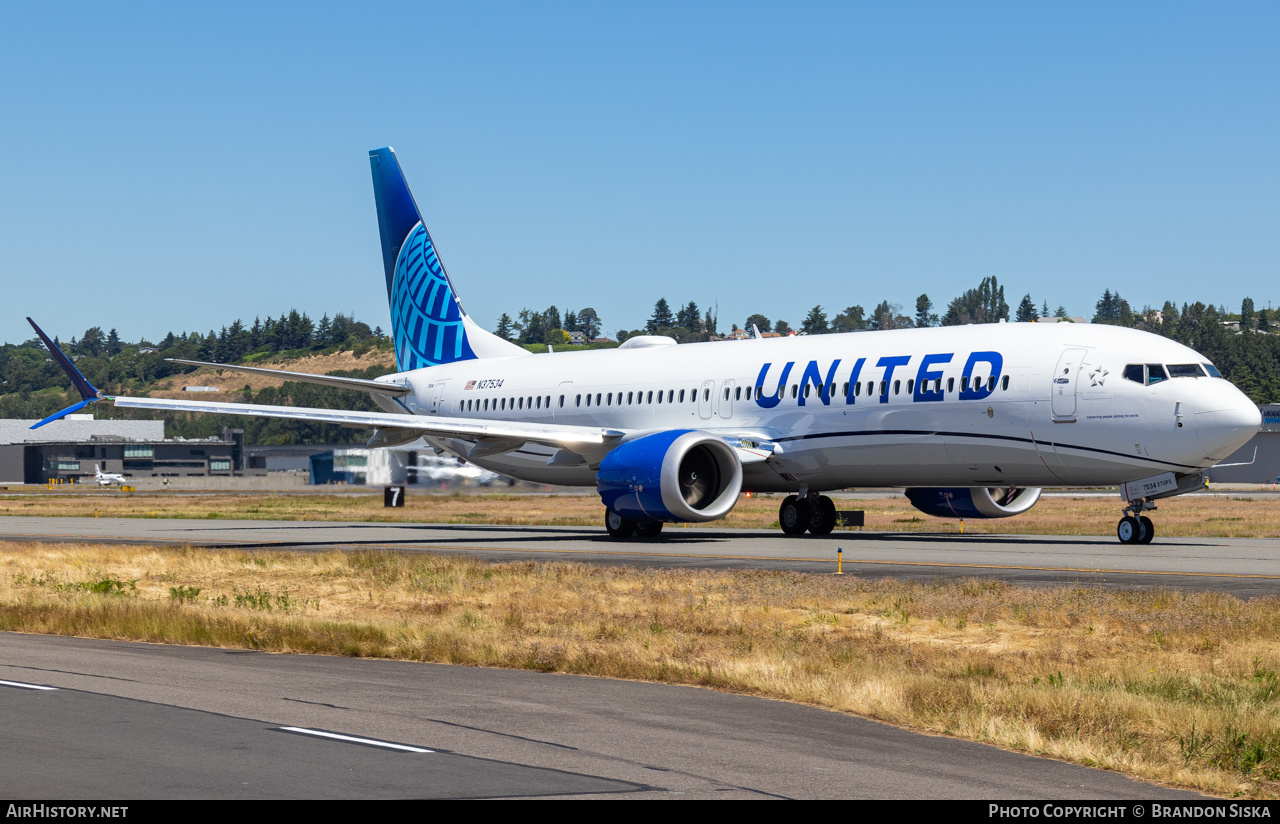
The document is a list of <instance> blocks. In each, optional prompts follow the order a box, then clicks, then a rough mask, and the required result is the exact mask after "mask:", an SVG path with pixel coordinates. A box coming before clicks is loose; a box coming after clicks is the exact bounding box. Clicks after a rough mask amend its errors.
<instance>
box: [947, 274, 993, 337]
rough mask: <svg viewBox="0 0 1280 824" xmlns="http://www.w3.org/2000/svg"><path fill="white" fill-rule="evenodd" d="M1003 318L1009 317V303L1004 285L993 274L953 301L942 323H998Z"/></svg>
mask: <svg viewBox="0 0 1280 824" xmlns="http://www.w3.org/2000/svg"><path fill="white" fill-rule="evenodd" d="M1001 319H1003V320H1008V319H1009V304H1008V303H1007V302H1006V301H1005V299H1004V287H1003V286H1001V285H1000V283H999V281H997V280H996V278H995V276H992V277H988V278H983V279H982V282H981V283H980V284H978V288H976V289H969V290H968V291H966V292H965V293H964V294H963V295H960V296H959V297H958V298H956V299H955V300H953V301H951V303H950V304H948V305H947V312H946V314H945V315H943V317H942V325H943V326H963V325H965V324H969V323H996V322H998V321H1000V320H1001Z"/></svg>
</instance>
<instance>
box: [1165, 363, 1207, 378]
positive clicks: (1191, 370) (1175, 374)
mask: <svg viewBox="0 0 1280 824" xmlns="http://www.w3.org/2000/svg"><path fill="white" fill-rule="evenodd" d="M1169 377H1171V378H1203V377H1204V370H1203V369H1201V368H1200V364H1198V363H1171V364H1169Z"/></svg>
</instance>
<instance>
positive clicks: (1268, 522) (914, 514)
mask: <svg viewBox="0 0 1280 824" xmlns="http://www.w3.org/2000/svg"><path fill="white" fill-rule="evenodd" d="M781 499H782V496H781V495H764V496H756V497H751V498H746V497H743V498H741V499H739V501H738V505H737V506H736V507H735V508H734V510H733V512H731V513H730V514H729V517H727V518H725V519H724V520H721V521H713V522H711V523H709V524H702V525H700V526H701V527H711V528H716V527H730V528H740V529H774V528H776V524H777V520H778V505H779V503H780V502H781ZM837 506H839V507H840V508H842V509H861V510H864V511H865V512H866V524H867V525H866V529H867V530H868V531H872V532H943V533H946V532H959V531H960V524H959V522H957V521H955V520H947V519H942V518H933V517H930V516H928V515H925V514H923V513H921V512H919V511H917V510H916V509H914V508H913V507H912V506H911V504H910V503H908V502H907V500H906V499H905V498H901V497H894V498H867V499H864V500H840V501H838V502H837ZM1120 509H1121V504H1120V498H1119V496H1116V495H1103V496H1101V497H1084V496H1081V497H1044V498H1041V499H1040V502H1039V503H1038V504H1036V506H1035V507H1033V508H1032V509H1031V511H1029V512H1028V513H1026V514H1025V515H1019V516H1017V517H1015V518H1000V519H995V520H986V521H973V520H970V521H966V522H965V524H964V530H965V532H966V533H979V534H980V533H1002V534H1043V535H1110V534H1113V533H1114V531H1115V527H1116V522H1117V521H1118V520H1119V519H1120V514H1121V513H1120ZM95 512H96V513H97V514H98V515H99V516H100V517H104V518H105V517H112V518H232V519H263V520H314V521H414V522H429V523H474V524H519V525H547V526H601V525H602V523H603V518H604V510H603V508H602V506H601V504H600V499H599V498H598V497H597V496H595V495H512V494H465V495H434V494H430V495H422V494H412V495H409V496H408V498H407V499H406V505H405V506H404V508H402V509H385V508H383V505H382V494H381V490H377V491H376V494H368V495H363V494H358V495H334V494H323V493H317V494H313V495H312V494H307V495H301V494H288V495H272V494H271V493H255V494H244V493H219V492H210V493H206V494H199V495H192V494H177V493H173V492H154V493H144V492H135V493H122V492H119V491H115V490H108V489H102V490H94V489H86V490H84V491H83V492H77V493H68V492H65V491H58V492H50V493H48V494H44V495H11V496H6V497H0V515H42V516H71V517H80V518H92V517H93V516H94V514H95ZM1152 517H1153V519H1154V520H1155V523H1156V530H1157V534H1158V535H1160V536H1165V537H1175V536H1189V537H1228V538H1272V537H1276V536H1277V535H1280V497H1277V496H1270V495H1267V496H1258V497H1256V498H1254V497H1251V496H1250V495H1249V494H1248V493H1247V492H1242V493H1236V492H1232V493H1221V494H1215V495H1192V496H1182V497H1179V498H1175V499H1171V500H1169V501H1165V502H1161V503H1160V507H1159V510H1158V511H1157V512H1155V513H1154V514H1153V515H1152ZM671 528H679V527H671Z"/></svg>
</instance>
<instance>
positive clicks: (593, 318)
mask: <svg viewBox="0 0 1280 824" xmlns="http://www.w3.org/2000/svg"><path fill="white" fill-rule="evenodd" d="M602 327H603V324H602V323H601V322H600V316H599V315H597V314H596V310H594V309H592V308H591V307H590V306H588V307H587V308H586V309H583V310H582V311H581V312H579V313H578V331H579V332H581V333H582V335H583V337H585V338H586V339H587V340H594V339H595V338H598V337H600V329H601V328H602Z"/></svg>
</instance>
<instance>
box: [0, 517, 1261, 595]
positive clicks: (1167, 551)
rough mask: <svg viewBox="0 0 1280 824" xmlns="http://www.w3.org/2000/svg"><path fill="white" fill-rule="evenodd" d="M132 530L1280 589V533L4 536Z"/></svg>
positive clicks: (1, 523) (18, 531)
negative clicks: (1124, 538) (1140, 540)
mask: <svg viewBox="0 0 1280 824" xmlns="http://www.w3.org/2000/svg"><path fill="white" fill-rule="evenodd" d="M6 538H8V539H14V540H38V541H113V542H115V541H123V542H137V543H155V544H172V545H182V544H190V545H195V546H220V547H241V548H245V549H285V550H298V551H307V550H324V549H332V548H340V549H353V548H362V549H394V550H402V551H414V552H443V553H453V554H462V555H473V556H477V557H482V558H488V559H492V560H513V559H529V558H546V559H556V560H566V561H582V562H588V563H620V564H632V565H637V566H663V567H698V568H752V569H789V570H799V571H805V572H820V573H830V572H834V571H835V566H836V556H837V549H842V550H843V559H844V570H845V571H846V572H848V573H854V574H859V575H867V576H874V577H881V576H887V577H896V578H904V579H914V580H935V579H939V578H943V579H945V578H955V577H972V576H979V577H997V578H1000V579H1003V580H1006V581H1009V582H1011V583H1020V584H1066V583H1087V584H1090V585H1098V586H1108V587H1131V586H1165V587H1172V588H1186V589H1213V590H1219V591H1223V592H1229V593H1232V594H1235V595H1238V596H1241V597H1249V596H1256V595H1274V594H1277V593H1280V540H1275V539H1264V538H1160V537H1157V538H1156V540H1155V541H1154V542H1153V543H1151V544H1149V545H1147V546H1126V545H1124V544H1120V543H1119V542H1118V541H1116V539H1115V537H1114V536H1112V535H1104V536H1096V537H1089V536H1035V535H956V534H927V533H924V534H921V533H872V532H856V531H848V532H837V533H833V534H832V535H831V536H828V537H824V538H814V537H812V536H804V537H795V538H789V537H786V536H784V535H782V534H781V533H780V532H777V531H776V530H737V529H698V528H686V527H681V526H670V525H669V526H668V527H667V529H665V530H664V531H663V533H662V535H661V536H659V537H658V538H657V539H654V540H650V541H644V540H641V539H637V538H631V539H629V540H626V541H614V540H612V539H610V538H608V537H607V536H606V535H605V533H604V529H603V527H601V528H588V527H524V526H480V525H439V524H413V523H409V524H393V523H336V522H315V521H312V522H307V521H229V520H228V521H223V520H216V521H208V520H162V519H150V518H147V519H133V518H29V517H19V516H6V517H0V539H6Z"/></svg>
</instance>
